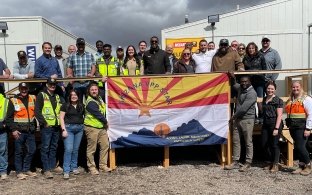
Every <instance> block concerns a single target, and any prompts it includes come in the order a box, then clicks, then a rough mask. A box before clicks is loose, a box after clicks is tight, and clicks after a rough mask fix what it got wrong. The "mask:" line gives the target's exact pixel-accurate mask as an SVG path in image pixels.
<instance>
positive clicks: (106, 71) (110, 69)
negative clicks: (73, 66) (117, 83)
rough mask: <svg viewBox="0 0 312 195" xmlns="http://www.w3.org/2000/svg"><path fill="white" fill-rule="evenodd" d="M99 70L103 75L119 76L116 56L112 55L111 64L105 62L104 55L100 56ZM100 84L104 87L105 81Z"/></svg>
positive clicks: (98, 61)
mask: <svg viewBox="0 0 312 195" xmlns="http://www.w3.org/2000/svg"><path fill="white" fill-rule="evenodd" d="M96 63H97V66H98V71H99V73H100V74H101V75H102V76H117V73H118V64H117V61H116V60H115V58H114V57H113V56H112V58H111V60H110V61H109V64H105V60H104V58H103V57H101V58H99V59H98V60H97V61H96ZM99 86H100V87H103V83H102V82H99Z"/></svg>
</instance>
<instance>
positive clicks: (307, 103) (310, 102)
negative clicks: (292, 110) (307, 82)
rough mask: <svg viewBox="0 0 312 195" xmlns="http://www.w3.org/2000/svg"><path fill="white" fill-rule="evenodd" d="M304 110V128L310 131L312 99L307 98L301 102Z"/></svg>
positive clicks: (311, 124) (311, 125)
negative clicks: (305, 118)
mask: <svg viewBox="0 0 312 195" xmlns="http://www.w3.org/2000/svg"><path fill="white" fill-rule="evenodd" d="M303 106H304V110H305V112H306V113H307V121H306V128H307V129H312V98H311V97H310V96H307V97H306V98H304V100H303Z"/></svg>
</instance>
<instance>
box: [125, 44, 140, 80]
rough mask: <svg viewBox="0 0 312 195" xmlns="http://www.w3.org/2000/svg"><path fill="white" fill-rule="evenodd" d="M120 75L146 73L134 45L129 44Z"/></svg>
mask: <svg viewBox="0 0 312 195" xmlns="http://www.w3.org/2000/svg"><path fill="white" fill-rule="evenodd" d="M120 75H124V76H128V75H130V76H133V75H144V66H143V65H142V64H141V61H140V59H139V57H138V54H137V53H136V50H135V47H134V46H133V45H129V46H128V48H127V50H126V57H125V60H124V62H123V65H122V66H121V67H120Z"/></svg>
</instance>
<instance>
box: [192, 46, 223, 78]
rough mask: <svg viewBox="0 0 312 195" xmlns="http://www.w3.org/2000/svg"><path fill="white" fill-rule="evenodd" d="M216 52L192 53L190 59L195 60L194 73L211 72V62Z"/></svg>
mask: <svg viewBox="0 0 312 195" xmlns="http://www.w3.org/2000/svg"><path fill="white" fill-rule="evenodd" d="M216 52H217V50H216V49H215V50H210V51H208V50H207V51H206V52H205V53H202V52H200V53H198V54H196V53H194V54H193V55H192V58H193V59H194V60H195V65H196V66H195V73H204V72H211V62H212V58H213V56H214V55H215V54H216Z"/></svg>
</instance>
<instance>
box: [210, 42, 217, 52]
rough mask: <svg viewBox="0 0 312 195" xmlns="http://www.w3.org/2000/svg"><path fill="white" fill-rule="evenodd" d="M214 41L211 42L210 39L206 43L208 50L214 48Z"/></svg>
mask: <svg viewBox="0 0 312 195" xmlns="http://www.w3.org/2000/svg"><path fill="white" fill-rule="evenodd" d="M215 47H216V46H215V43H214V42H213V41H210V42H209V43H208V51H210V50H215Z"/></svg>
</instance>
